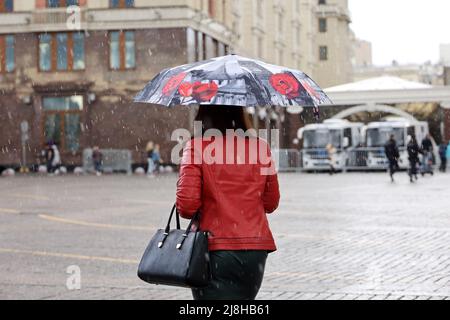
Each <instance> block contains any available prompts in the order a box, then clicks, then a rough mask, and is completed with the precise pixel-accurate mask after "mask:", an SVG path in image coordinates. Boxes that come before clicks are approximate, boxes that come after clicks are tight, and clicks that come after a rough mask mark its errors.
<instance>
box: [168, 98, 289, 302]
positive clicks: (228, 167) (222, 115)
mask: <svg viewBox="0 0 450 320" xmlns="http://www.w3.org/2000/svg"><path fill="white" fill-rule="evenodd" d="M196 120H197V121H202V128H203V138H200V137H198V138H194V139H193V140H191V141H189V142H188V143H187V144H186V146H185V148H184V151H183V158H182V161H181V167H180V176H179V180H178V184H177V200H176V206H177V209H178V211H179V212H180V215H181V216H182V217H183V218H187V219H190V218H192V217H193V215H194V214H195V213H196V212H197V211H198V210H199V211H200V229H202V230H207V231H209V250H210V259H211V261H210V262H211V269H212V270H211V272H212V281H211V283H210V285H209V286H208V287H206V288H203V289H193V290H192V292H193V296H194V299H196V300H201V299H207V300H214V299H230V300H238V299H242V300H253V299H255V297H256V295H257V293H258V291H259V288H260V286H261V283H262V279H263V275H264V268H265V263H266V258H267V255H268V253H270V252H273V251H275V250H276V246H275V242H274V239H273V236H272V233H271V231H270V228H269V224H268V221H267V217H266V214H268V213H272V212H273V211H275V209H276V208H277V207H278V202H279V199H280V193H279V188H278V178H277V174H276V171H275V169H274V165H273V161H272V159H271V158H270V149H269V147H268V145H267V143H266V142H265V141H264V140H262V139H259V138H256V137H249V136H247V135H242V134H234V133H233V134H230V133H229V132H228V133H227V132H226V130H227V129H233V130H236V129H242V130H243V131H246V130H247V129H248V125H247V124H246V123H247V121H246V118H245V116H244V111H243V108H242V107H230V106H211V105H209V106H201V107H200V110H199V113H198V115H197V118H196ZM208 129H216V132H215V133H213V137H212V136H211V135H208V133H210V132H211V130H208ZM238 131H239V130H238ZM241 132H242V131H241ZM218 133H221V134H222V136H218ZM233 150H234V151H233Z"/></svg>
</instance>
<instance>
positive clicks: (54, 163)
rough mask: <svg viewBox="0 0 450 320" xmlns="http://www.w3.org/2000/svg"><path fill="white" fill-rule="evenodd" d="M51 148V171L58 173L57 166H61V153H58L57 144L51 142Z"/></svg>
mask: <svg viewBox="0 0 450 320" xmlns="http://www.w3.org/2000/svg"><path fill="white" fill-rule="evenodd" d="M52 149H53V154H54V157H53V161H52V170H53V172H52V173H56V174H59V172H60V171H59V168H60V167H61V155H60V153H59V149H58V145H57V144H56V143H53V145H52Z"/></svg>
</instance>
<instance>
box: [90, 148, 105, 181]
mask: <svg viewBox="0 0 450 320" xmlns="http://www.w3.org/2000/svg"><path fill="white" fill-rule="evenodd" d="M92 161H93V162H94V169H95V174H96V175H97V176H101V175H102V162H103V154H102V153H101V152H100V148H99V147H98V146H95V147H94V148H93V149H92Z"/></svg>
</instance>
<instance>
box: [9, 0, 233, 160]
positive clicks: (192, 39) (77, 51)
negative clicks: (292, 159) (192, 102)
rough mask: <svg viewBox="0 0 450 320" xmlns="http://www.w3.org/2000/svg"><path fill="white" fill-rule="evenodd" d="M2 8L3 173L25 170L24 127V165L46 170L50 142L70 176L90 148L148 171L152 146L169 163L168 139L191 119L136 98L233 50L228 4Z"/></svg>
mask: <svg viewBox="0 0 450 320" xmlns="http://www.w3.org/2000/svg"><path fill="white" fill-rule="evenodd" d="M1 2H2V6H1V7H0V8H1V11H2V12H1V13H0V61H1V63H0V66H1V67H0V94H1V98H0V108H1V110H2V112H1V113H0V123H1V128H2V129H1V131H2V134H1V135H0V150H1V152H0V165H3V166H10V165H14V166H17V165H18V164H20V162H21V159H22V147H21V131H20V124H21V123H22V122H23V121H26V122H28V124H29V132H28V137H29V139H28V140H27V141H26V151H27V163H28V164H36V163H39V162H41V161H42V159H41V150H42V149H43V147H44V145H45V143H46V142H48V141H49V140H53V141H55V142H56V143H57V144H58V145H59V148H60V151H61V157H62V160H63V163H64V164H66V165H68V166H70V165H79V164H80V163H81V161H82V151H83V149H85V148H88V147H92V146H95V145H97V146H99V147H100V148H114V149H129V150H131V151H132V154H133V161H134V162H136V163H145V152H144V148H145V145H146V143H147V141H149V140H152V141H155V142H156V143H160V144H161V150H162V152H163V159H169V154H170V149H171V147H172V144H173V143H171V141H170V138H171V137H170V133H171V132H172V130H173V129H175V128H179V127H185V128H189V126H190V118H189V117H190V114H189V112H188V111H186V109H184V108H174V109H170V110H169V109H164V108H159V107H153V106H142V105H133V104H132V99H133V96H134V95H135V94H136V92H138V91H139V90H140V89H141V88H142V87H143V86H144V85H145V84H146V83H147V82H148V81H149V80H150V79H151V78H152V77H153V76H154V75H156V74H157V72H159V71H160V70H161V69H162V68H163V67H171V66H176V65H180V64H184V63H188V62H194V61H196V60H202V59H206V58H210V57H214V56H218V55H224V54H226V53H227V52H229V50H230V49H229V48H230V46H231V44H232V43H233V34H232V32H231V29H230V28H229V23H231V20H230V17H228V16H227V14H226V13H227V12H228V11H227V9H226V6H227V3H226V2H225V1H220V2H219V1H215V2H214V5H211V4H212V3H213V2H212V1H194V0H192V1H188V0H186V1H170V5H168V4H167V3H168V2H167V1H155V0H151V1H143V0H136V1H131V0H117V1H115V0H111V1H108V0H105V1H86V0H85V1H83V0H80V1H65V0H60V1H58V0H55V1H51V0H47V1H40V0H36V1H8V0H7V1H4V0H2V1H1ZM73 4H76V5H79V7H78V8H77V7H75V10H74V11H67V7H68V6H70V5H73ZM227 21H229V23H227Z"/></svg>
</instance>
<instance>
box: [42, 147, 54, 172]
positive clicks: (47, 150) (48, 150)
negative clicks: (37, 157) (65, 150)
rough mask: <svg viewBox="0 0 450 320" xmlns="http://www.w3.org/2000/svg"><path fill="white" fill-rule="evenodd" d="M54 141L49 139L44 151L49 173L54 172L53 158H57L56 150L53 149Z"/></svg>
mask: <svg viewBox="0 0 450 320" xmlns="http://www.w3.org/2000/svg"><path fill="white" fill-rule="evenodd" d="M52 146H53V141H49V142H48V143H47V145H46V146H45V151H44V157H45V164H46V166H47V173H48V174H52V173H53V159H54V158H55V152H54V151H53V148H52Z"/></svg>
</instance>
